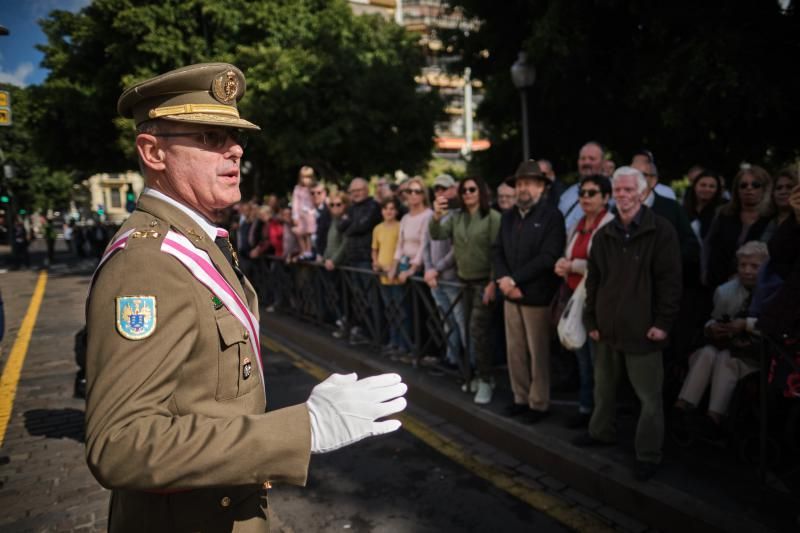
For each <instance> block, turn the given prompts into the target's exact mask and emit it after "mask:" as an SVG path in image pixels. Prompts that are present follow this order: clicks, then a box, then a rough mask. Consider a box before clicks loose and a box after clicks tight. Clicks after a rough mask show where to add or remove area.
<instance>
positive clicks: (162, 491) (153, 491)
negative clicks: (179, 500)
mask: <svg viewBox="0 0 800 533" xmlns="http://www.w3.org/2000/svg"><path fill="white" fill-rule="evenodd" d="M261 488H263V489H264V490H269V489H271V488H272V483H270V482H269V481H265V482H264V484H263V485H262V486H261ZM192 490H194V489H150V490H145V491H144V492H146V493H148V494H182V493H184V492H192Z"/></svg>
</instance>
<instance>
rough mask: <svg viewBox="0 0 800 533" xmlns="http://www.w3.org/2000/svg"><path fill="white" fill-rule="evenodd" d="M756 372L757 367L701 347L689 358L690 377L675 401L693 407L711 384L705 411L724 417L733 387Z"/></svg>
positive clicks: (715, 349)
mask: <svg viewBox="0 0 800 533" xmlns="http://www.w3.org/2000/svg"><path fill="white" fill-rule="evenodd" d="M756 370H758V368H757V367H755V366H753V365H751V364H749V363H746V362H744V361H742V360H741V359H737V358H735V357H731V352H730V351H728V350H720V349H719V348H715V347H714V346H711V345H708V346H703V347H702V348H700V349H699V350H697V351H696V352H694V353H693V354H692V355H691V356H690V357H689V373H688V374H687V375H686V380H685V381H684V382H683V387H682V388H681V393H680V394H679V395H678V398H680V399H681V400H684V401H687V402H689V403H690V404H692V405H694V406H696V405H697V404H699V403H700V400H701V399H702V398H703V393H704V392H705V390H706V387H708V385H709V383H710V384H711V393H710V396H709V400H708V410H709V411H712V412H714V413H717V414H720V415H724V414H726V413H727V412H728V404H729V403H730V402H731V396H733V390H734V389H735V388H736V383H737V382H738V381H739V380H740V379H742V378H743V377H745V376H746V375H748V374H752V373H753V372H755V371H756Z"/></svg>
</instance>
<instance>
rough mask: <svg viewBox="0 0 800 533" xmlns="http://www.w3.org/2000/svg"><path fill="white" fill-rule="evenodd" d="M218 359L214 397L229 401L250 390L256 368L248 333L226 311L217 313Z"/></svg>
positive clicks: (256, 380)
mask: <svg viewBox="0 0 800 533" xmlns="http://www.w3.org/2000/svg"><path fill="white" fill-rule="evenodd" d="M217 330H218V331H219V359H218V363H217V364H218V371H219V379H218V381H217V394H216V399H217V400H231V399H233V398H237V397H239V396H243V395H245V394H247V393H249V392H250V391H252V390H253V389H254V388H255V387H256V386H257V384H258V383H259V377H258V376H259V370H258V363H257V362H256V359H255V358H256V356H255V355H254V353H253V347H252V345H251V343H250V336H249V334H248V333H247V330H246V329H245V327H244V326H243V325H242V323H241V322H239V321H238V320H237V319H236V317H234V316H233V315H231V314H230V313H227V312H225V313H224V314H219V315H217Z"/></svg>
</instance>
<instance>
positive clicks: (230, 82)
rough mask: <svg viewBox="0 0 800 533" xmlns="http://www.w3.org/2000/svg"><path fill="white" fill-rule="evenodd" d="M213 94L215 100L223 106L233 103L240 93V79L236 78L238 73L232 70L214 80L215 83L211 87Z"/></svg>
mask: <svg viewBox="0 0 800 533" xmlns="http://www.w3.org/2000/svg"><path fill="white" fill-rule="evenodd" d="M211 92H212V94H213V95H214V98H216V99H217V100H219V101H220V102H222V103H223V104H229V103H231V102H233V101H234V100H235V99H236V95H237V94H238V93H239V79H238V78H237V77H236V73H235V72H234V71H232V70H228V71H226V72H224V73H222V74H220V75H219V76H217V77H216V78H214V83H213V84H212V85H211Z"/></svg>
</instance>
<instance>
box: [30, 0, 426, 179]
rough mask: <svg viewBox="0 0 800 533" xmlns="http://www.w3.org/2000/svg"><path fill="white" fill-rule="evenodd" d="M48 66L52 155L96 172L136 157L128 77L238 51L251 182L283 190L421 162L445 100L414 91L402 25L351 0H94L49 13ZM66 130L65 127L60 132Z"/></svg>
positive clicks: (45, 128) (42, 117)
mask: <svg viewBox="0 0 800 533" xmlns="http://www.w3.org/2000/svg"><path fill="white" fill-rule="evenodd" d="M42 28H43V30H44V32H45V34H46V36H47V38H48V44H46V45H44V46H42V47H41V49H42V51H43V52H44V54H45V59H44V62H43V64H44V66H45V67H47V68H49V69H50V74H49V76H48V78H47V79H46V80H45V83H44V84H43V85H42V87H40V88H39V89H38V90H39V91H41V92H42V93H43V94H42V98H43V99H44V100H45V101H46V102H47V104H48V105H47V106H45V107H44V108H43V109H41V110H40V113H39V116H38V118H37V120H38V123H39V124H40V125H41V127H40V128H38V129H37V131H36V138H37V141H38V142H39V143H41V144H43V145H46V148H45V151H44V153H43V154H42V156H43V157H44V158H45V160H47V161H48V163H49V164H52V165H57V166H59V167H62V168H67V169H71V170H76V171H79V172H81V173H86V174H90V173H93V172H97V171H113V170H122V169H126V168H133V167H134V166H135V159H134V154H133V150H132V137H133V135H132V131H133V130H132V128H133V126H132V123H131V121H127V120H123V119H120V118H117V117H116V101H117V98H118V97H119V95H120V93H121V92H122V90H123V88H124V87H125V86H128V85H130V84H131V83H133V82H135V81H137V80H141V79H145V78H147V77H150V76H153V75H155V74H158V73H161V72H164V71H166V70H169V69H172V68H176V67H179V66H183V65H186V64H190V63H194V62H203V61H229V62H232V63H234V64H236V65H237V66H239V67H240V68H242V69H243V70H244V71H245V73H246V75H247V81H248V89H247V94H246V96H245V98H244V100H243V101H242V102H241V103H240V107H241V109H242V111H243V114H244V115H245V116H247V117H248V118H250V119H252V120H253V121H254V122H255V123H257V124H260V125H261V126H262V127H263V128H264V131H263V133H262V134H260V135H256V136H255V138H254V139H253V141H252V142H251V145H250V146H249V147H248V150H247V153H246V155H245V159H246V160H248V161H250V162H251V164H252V170H251V171H250V173H249V174H248V175H247V176H246V178H245V182H244V183H243V186H244V187H245V189H246V190H247V189H248V188H249V189H250V190H249V192H253V191H258V192H262V193H263V192H266V191H272V190H274V191H282V190H285V189H286V188H287V187H288V186H290V185H292V184H293V183H294V180H295V175H296V170H297V168H299V166H300V165H303V164H309V163H310V164H312V165H314V166H316V167H318V168H319V169H320V170H321V171H322V173H323V174H324V175H326V177H327V178H329V179H333V180H334V181H335V180H337V179H339V178H340V177H342V176H346V175H356V174H373V173H381V172H388V171H393V170H394V169H396V168H403V169H404V170H406V171H407V172H415V171H417V170H420V169H421V168H424V166H425V164H426V162H427V160H428V158H429V157H430V150H431V146H432V137H433V123H434V120H435V118H436V113H437V109H438V108H439V107H440V106H439V102H438V101H437V100H436V98H435V97H433V96H431V95H425V94H420V93H418V92H417V90H416V84H415V83H414V79H413V78H414V74H415V73H416V72H418V70H419V68H420V66H421V64H422V57H421V54H420V52H419V49H418V47H417V46H416V45H415V43H414V40H413V39H412V38H411V37H410V36H408V35H407V34H406V33H405V32H404V30H403V29H402V28H400V27H398V26H396V25H395V24H393V23H391V22H387V21H385V20H383V19H380V18H378V17H374V16H372V17H359V16H355V15H353V14H352V12H351V10H350V8H349V6H348V5H347V3H346V2H344V0H294V1H284V0H259V1H247V0H180V1H179V0H162V1H154V0H95V1H94V2H93V3H92V4H90V5H88V6H87V7H86V8H84V9H82V10H81V11H80V12H78V13H68V12H64V11H54V12H53V13H51V15H50V16H49V17H48V18H47V19H45V20H44V21H42ZM65 133H66V134H67V135H65Z"/></svg>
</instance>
